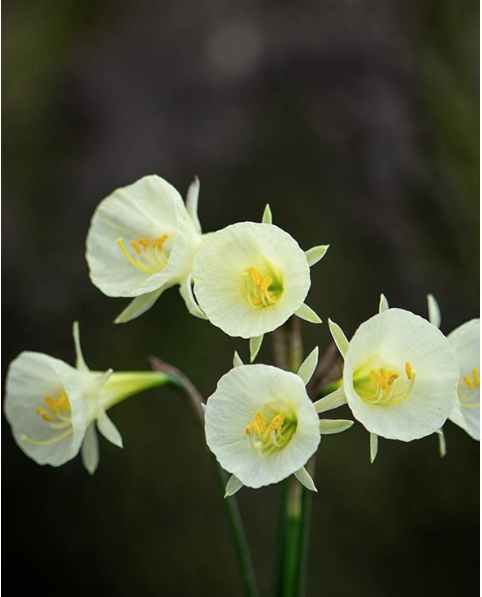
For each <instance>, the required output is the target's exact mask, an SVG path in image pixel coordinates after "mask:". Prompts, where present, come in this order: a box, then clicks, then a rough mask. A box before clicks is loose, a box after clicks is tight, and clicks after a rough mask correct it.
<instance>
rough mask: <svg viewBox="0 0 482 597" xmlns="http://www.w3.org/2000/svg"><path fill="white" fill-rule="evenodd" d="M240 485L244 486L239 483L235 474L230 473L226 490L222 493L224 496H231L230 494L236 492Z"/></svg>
mask: <svg viewBox="0 0 482 597" xmlns="http://www.w3.org/2000/svg"><path fill="white" fill-rule="evenodd" d="M242 487H244V485H243V484H242V483H241V481H240V480H239V479H238V478H237V477H236V476H235V475H231V477H230V478H229V481H228V482H227V483H226V492H225V494H224V497H225V498H227V497H231V496H232V495H234V494H235V493H237V492H238V491H239V490H240V489H241V488H242Z"/></svg>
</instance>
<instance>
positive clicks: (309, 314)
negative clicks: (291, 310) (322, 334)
mask: <svg viewBox="0 0 482 597" xmlns="http://www.w3.org/2000/svg"><path fill="white" fill-rule="evenodd" d="M295 315H298V317H299V318H300V319H304V320H305V321H309V322H310V323H322V321H321V319H320V318H319V317H318V315H317V314H316V313H315V312H314V311H313V309H312V308H311V307H308V305H306V304H305V303H303V304H302V305H301V307H300V308H299V309H298V310H297V311H295Z"/></svg>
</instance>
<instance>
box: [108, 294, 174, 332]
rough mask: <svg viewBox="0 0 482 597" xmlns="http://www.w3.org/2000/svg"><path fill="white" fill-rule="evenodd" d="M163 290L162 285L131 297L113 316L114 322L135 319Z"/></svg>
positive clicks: (149, 306) (146, 309) (147, 308)
mask: <svg viewBox="0 0 482 597" xmlns="http://www.w3.org/2000/svg"><path fill="white" fill-rule="evenodd" d="M164 290H165V288H164V287H162V288H158V289H157V290H154V291H153V292H147V293H146V294H141V295H140V296H136V298H135V299H133V300H132V301H131V302H130V303H129V304H128V305H127V307H126V308H125V309H124V310H123V311H122V312H121V313H120V314H119V315H118V316H117V317H116V318H115V320H114V323H127V322H128V321H132V320H133V319H136V317H139V315H142V314H143V313H145V312H146V311H148V310H149V309H150V308H151V307H152V305H153V304H154V303H155V302H156V301H157V299H158V298H159V297H160V296H161V294H162V293H163V292H164Z"/></svg>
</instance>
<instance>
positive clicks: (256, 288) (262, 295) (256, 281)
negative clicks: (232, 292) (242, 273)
mask: <svg viewBox="0 0 482 597" xmlns="http://www.w3.org/2000/svg"><path fill="white" fill-rule="evenodd" d="M246 274H247V275H248V276H249V279H250V281H251V283H252V285H253V287H251V288H250V287H249V283H247V284H248V286H247V288H246V294H247V298H248V301H249V303H250V304H251V305H252V306H253V307H269V306H270V305H274V304H275V303H276V301H277V300H278V299H277V297H276V296H275V295H274V294H273V292H271V291H270V290H269V287H270V286H271V285H272V284H273V281H274V280H273V278H272V277H271V276H263V274H261V273H260V272H259V271H258V270H257V269H255V268H254V267H249V268H248V270H247V272H246Z"/></svg>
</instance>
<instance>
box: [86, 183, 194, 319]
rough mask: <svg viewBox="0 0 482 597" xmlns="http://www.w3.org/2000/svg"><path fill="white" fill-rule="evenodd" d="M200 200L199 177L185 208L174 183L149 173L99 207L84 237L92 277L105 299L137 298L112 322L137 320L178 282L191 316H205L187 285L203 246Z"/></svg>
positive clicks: (113, 194) (189, 192)
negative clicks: (196, 256) (197, 253)
mask: <svg viewBox="0 0 482 597" xmlns="http://www.w3.org/2000/svg"><path fill="white" fill-rule="evenodd" d="M198 196H199V180H198V179H197V178H196V179H195V180H194V182H193V183H192V184H191V186H190V187H189V190H188V194H187V199H186V205H184V202H183V200H182V198H181V195H180V194H179V193H178V192H177V190H176V189H175V188H174V187H173V186H172V185H170V184H169V183H168V182H167V181H166V180H164V179H163V178H161V177H159V176H155V175H152V176H144V177H143V178H141V179H140V180H138V181H137V182H135V183H133V184H131V185H129V186H126V187H123V188H120V189H117V190H116V191H114V192H113V193H112V194H111V195H109V196H108V197H106V198H105V199H104V200H103V201H102V202H101V203H100V204H99V205H98V206H97V208H96V210H95V213H94V215H93V217H92V222H91V225H90V229H89V232H88V235H87V252H86V258H87V262H88V265H89V270H90V278H91V280H92V282H93V284H94V285H95V286H97V287H98V288H99V289H100V290H101V291H102V292H103V293H104V294H106V295H107V296H113V297H135V298H134V300H133V301H131V303H130V304H129V305H128V306H127V307H126V309H124V311H123V312H122V313H121V314H120V315H119V316H118V317H117V319H116V323H124V322H126V321H130V320H131V319H134V318H135V317H138V316H139V315H141V314H142V313H144V312H145V311H147V310H148V309H150V308H151V307H152V305H153V304H154V303H155V302H156V300H157V299H158V298H159V296H160V295H161V294H162V293H163V292H164V290H166V289H167V288H170V287H171V286H174V285H176V284H179V285H180V292H181V295H182V297H183V299H184V301H185V302H186V306H187V308H188V309H189V311H190V313H192V314H193V315H196V316H198V317H201V318H204V315H203V313H202V312H201V311H200V309H199V307H198V306H197V304H196V302H195V301H194V298H193V295H192V287H191V284H192V283H191V268H192V263H193V259H194V256H195V254H196V252H197V250H198V248H199V246H200V245H201V242H202V235H201V226H200V223H199V219H198V216H197V204H198Z"/></svg>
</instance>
